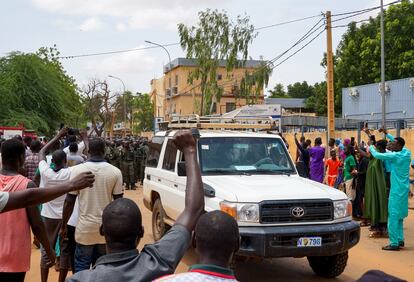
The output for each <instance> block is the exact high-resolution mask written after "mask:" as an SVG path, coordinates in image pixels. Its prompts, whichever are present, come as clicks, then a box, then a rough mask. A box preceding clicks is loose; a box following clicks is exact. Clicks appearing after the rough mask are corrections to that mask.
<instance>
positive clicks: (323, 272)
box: [308, 252, 348, 278]
mask: <svg viewBox="0 0 414 282" xmlns="http://www.w3.org/2000/svg"><path fill="white" fill-rule="evenodd" d="M308 261H309V265H310V267H311V268H312V270H313V272H315V273H316V274H317V275H319V276H321V277H325V278H334V277H337V276H339V275H340V274H341V273H342V272H344V270H345V267H346V264H347V262H348V252H345V253H342V254H337V255H333V256H324V257H308Z"/></svg>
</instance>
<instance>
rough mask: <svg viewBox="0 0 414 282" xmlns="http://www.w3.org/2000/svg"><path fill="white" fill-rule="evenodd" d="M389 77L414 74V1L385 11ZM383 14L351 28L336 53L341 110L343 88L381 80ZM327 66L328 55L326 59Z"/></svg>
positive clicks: (336, 98)
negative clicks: (381, 28)
mask: <svg viewBox="0 0 414 282" xmlns="http://www.w3.org/2000/svg"><path fill="white" fill-rule="evenodd" d="M384 23H385V25H384V29H385V37H384V41H385V79H386V80H391V79H400V78H405V77H412V76H414V40H413V39H412V38H413V31H414V3H411V2H410V1H407V0H403V1H401V3H400V4H396V5H392V6H390V7H389V8H388V9H387V10H386V11H385V14H384ZM380 42H381V34H380V16H379V15H378V16H376V17H375V18H371V19H370V20H369V21H368V22H367V23H363V24H361V25H360V26H357V24H356V23H355V22H353V23H351V24H349V26H348V30H347V31H346V32H345V33H344V35H343V36H342V40H341V42H340V43H339V45H338V48H337V50H336V52H335V60H334V63H335V73H334V79H335V108H336V111H337V112H340V110H341V105H342V102H341V98H342V91H341V89H342V88H345V87H352V86H356V85H362V84H369V83H375V82H380V80H381V75H380V73H381V65H380V62H381V60H380V58H381V47H380ZM322 65H323V66H325V65H326V55H325V58H324V59H323V60H322Z"/></svg>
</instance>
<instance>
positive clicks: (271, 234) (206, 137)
mask: <svg viewBox="0 0 414 282" xmlns="http://www.w3.org/2000/svg"><path fill="white" fill-rule="evenodd" d="M174 134H175V131H169V132H159V133H157V134H156V136H154V137H153V139H152V142H151V143H150V144H149V146H150V152H149V156H148V159H147V167H146V170H145V175H146V176H145V180H144V204H145V206H146V207H147V208H148V209H150V210H151V211H152V213H153V214H152V229H153V235H154V239H155V240H158V239H160V238H161V237H162V236H163V235H164V234H165V232H166V231H167V230H168V228H169V226H171V225H172V224H173V223H174V220H176V218H177V216H178V215H179V214H180V213H181V211H182V210H183V209H184V193H185V187H186V176H185V160H184V159H183V155H182V154H181V153H180V152H179V151H177V149H176V148H175V146H174V144H173V142H172V137H173V136H174ZM197 143H198V159H199V163H200V168H201V173H202V178H203V183H204V191H205V209H206V211H212V210H222V211H224V212H227V213H229V214H230V215H232V216H233V217H234V218H235V219H236V220H237V222H238V225H239V230H240V235H241V246H240V250H239V252H238V254H237V255H238V256H245V257H260V258H275V257H305V256H306V257H307V258H308V261H309V264H310V266H311V267H312V269H313V271H314V272H315V273H316V274H318V275H320V276H323V277H336V276H338V275H340V274H341V273H342V272H343V271H344V269H345V267H346V264H347V260H348V250H349V249H350V248H352V247H353V246H355V245H356V244H357V243H358V242H359V238H360V227H359V224H357V223H356V222H354V221H352V217H351V214H352V211H351V203H350V202H349V201H348V199H347V197H346V195H345V194H344V193H342V192H340V191H338V190H336V189H334V188H330V187H328V186H325V185H322V184H320V183H316V182H314V181H311V180H308V179H305V178H302V177H300V176H299V174H298V172H297V169H296V168H295V166H294V163H293V161H292V159H291V157H290V155H289V153H288V151H287V149H286V147H285V144H284V142H283V140H282V139H281V138H280V137H279V136H277V135H273V134H265V133H253V132H236V131H226V130H214V131H208V130H202V131H200V136H199V138H198V142H197Z"/></svg>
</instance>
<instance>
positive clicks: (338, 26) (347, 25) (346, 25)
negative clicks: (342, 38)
mask: <svg viewBox="0 0 414 282" xmlns="http://www.w3.org/2000/svg"><path fill="white" fill-rule="evenodd" d="M368 21H370V19H364V20H360V21H353V22H350V23H347V24H343V25H335V26H332V28H340V27H349V25H350V24H351V23H362V22H368Z"/></svg>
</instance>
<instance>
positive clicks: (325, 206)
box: [260, 200, 333, 223]
mask: <svg viewBox="0 0 414 282" xmlns="http://www.w3.org/2000/svg"><path fill="white" fill-rule="evenodd" d="M295 208H296V209H295ZM294 209H295V211H297V212H296V213H295V211H293V210H294ZM302 209H303V215H302V216H299V217H297V216H294V215H293V214H296V215H298V213H299V214H301V211H302ZM298 211H299V212H298ZM331 220H333V205H332V201H327V200H303V201H297V200H295V201H264V202H262V203H260V222H261V223H289V222H313V221H331Z"/></svg>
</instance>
